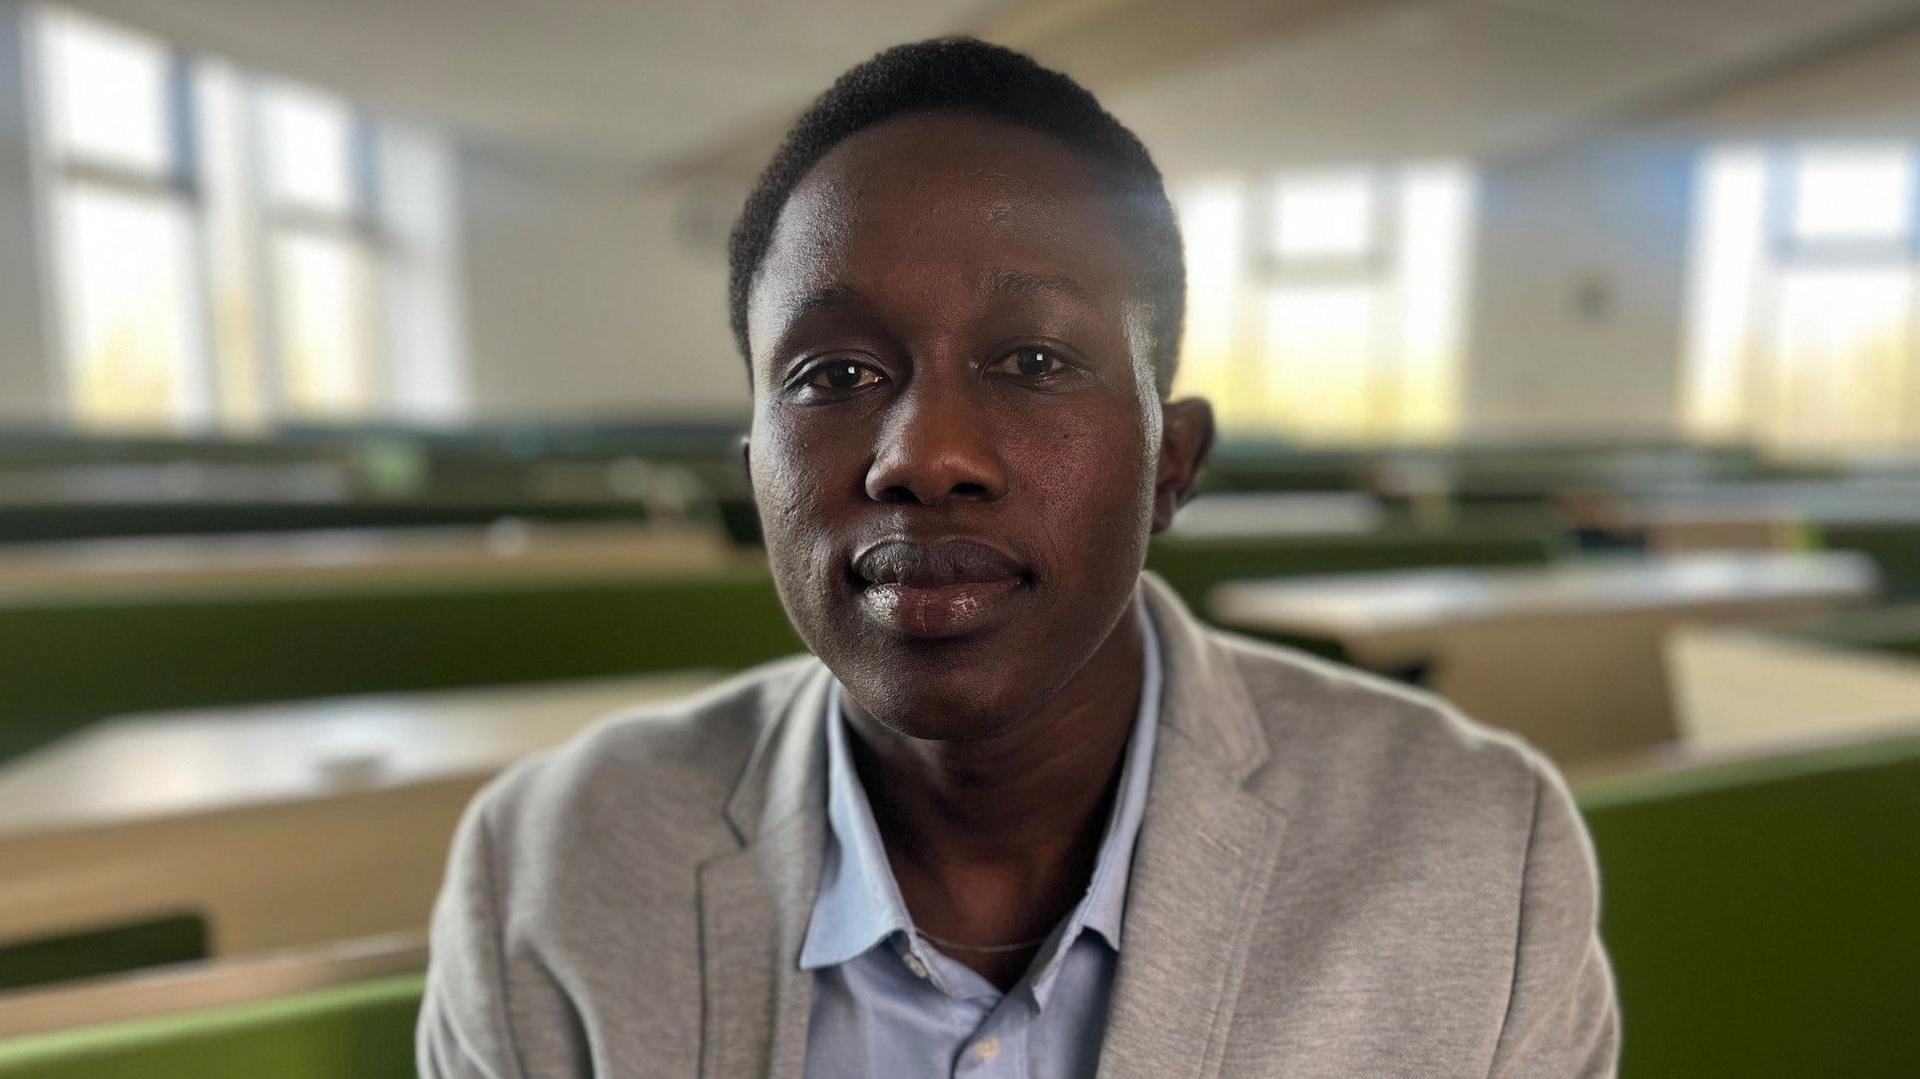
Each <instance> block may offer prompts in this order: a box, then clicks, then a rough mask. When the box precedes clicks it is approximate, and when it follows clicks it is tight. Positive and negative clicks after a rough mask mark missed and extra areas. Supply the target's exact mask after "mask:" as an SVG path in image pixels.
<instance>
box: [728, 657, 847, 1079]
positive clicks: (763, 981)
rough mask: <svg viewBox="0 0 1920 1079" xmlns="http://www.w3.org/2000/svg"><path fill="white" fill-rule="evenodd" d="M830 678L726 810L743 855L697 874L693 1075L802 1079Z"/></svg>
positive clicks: (796, 701)
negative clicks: (697, 1031) (698, 1005)
mask: <svg viewBox="0 0 1920 1079" xmlns="http://www.w3.org/2000/svg"><path fill="white" fill-rule="evenodd" d="M826 687H827V675H826V672H825V670H824V669H818V670H817V671H816V672H815V674H814V675H813V676H812V677H810V678H809V679H808V680H807V681H806V682H805V683H804V684H803V685H802V686H801V687H800V689H799V691H798V692H796V693H794V694H793V695H792V698H791V701H790V703H789V704H788V707H787V708H786V711H785V715H784V716H782V717H780V718H778V719H777V720H775V721H773V722H771V723H769V725H768V728H767V734H766V736H764V737H763V739H762V743H761V745H760V747H759V748H757V749H756V751H755V754H754V759H753V760H752V761H751V762H750V763H749V764H748V766H747V768H746V770H745V772H744V773H743V775H742V777H741V780H740V784H739V786H738V787H737V788H736V789H735V791H734V795H733V797H732V798H731V799H730V800H729V801H728V805H727V816H728V820H729V821H730V822H731V823H732V824H733V826H734V829H735V831H736V832H737V833H739V835H740V838H741V840H742V842H743V844H744V845H743V846H742V848H741V849H740V850H737V851H733V852H731V853H728V854H725V855H722V856H720V857H718V858H715V859H713V860H712V861H709V862H707V863H706V864H704V865H702V866H701V867H700V946H701V947H700V954H701V984H702V987H703V988H702V992H703V993H704V995H705V1008H704V1009H703V1016H704V1018H703V1022H702V1030H701V1049H700V1074H701V1075H702V1076H703V1077H705V1079H759V1077H761V1076H773V1077H777V1079H800V1076H801V1073H802V1071H803V1070H804V1068H805V1064H806V1048H807V1021H808V1019H809V1016H810V1013H811V1010H812V1004H813V976H812V975H811V974H810V973H808V972H806V971H803V970H801V969H800V946H801V944H802V942H803V941H804V940H805V937H806V929H807V919H808V916H809V914H810V912H811V911H812V909H813V901H814V897H815V895H816V894H817V892H818V890H819V887H820V861H821V852H822V850H823V846H822V845H823V844H824V842H825V839H826V832H825V827H826V793H825V791H826V787H825V775H826V764H825V743H824V739H823V738H822V735H821V726H820V721H821V719H822V717H823V715H824V710H825V708H826Z"/></svg>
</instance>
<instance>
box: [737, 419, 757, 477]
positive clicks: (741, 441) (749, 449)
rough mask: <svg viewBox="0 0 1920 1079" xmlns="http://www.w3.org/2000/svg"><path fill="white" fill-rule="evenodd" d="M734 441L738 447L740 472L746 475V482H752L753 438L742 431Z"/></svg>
mask: <svg viewBox="0 0 1920 1079" xmlns="http://www.w3.org/2000/svg"><path fill="white" fill-rule="evenodd" d="M734 441H735V442H736V443H737V444H738V445H739V447H740V471H741V474H743V475H745V476H746V477H747V482H748V483H752V482H753V439H752V438H749V437H748V436H747V435H746V434H745V433H744V432H743V433H742V434H741V435H740V437H739V438H738V439H735V440H734Z"/></svg>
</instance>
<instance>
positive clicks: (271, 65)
mask: <svg viewBox="0 0 1920 1079" xmlns="http://www.w3.org/2000/svg"><path fill="white" fill-rule="evenodd" d="M69 2H71V3H73V4H74V6H78V7H84V8H88V9H91V10H94V11H97V12H99V13H101V14H104V15H109V16H111V17H114V18H117V19H120V20H122V21H124V22H128V23H131V24H134V25H138V26H142V27H145V28H147V29H150V30H153V31H155V32H158V33H161V34H163V35H165V36H167V37H169V38H171V39H173V40H176V41H178V42H180V43H182V44H185V45H187V46H189V47H193V48H198V49H202V50H206V51H209V52H214V53H219V54H223V55H226V56H229V57H232V58H234V59H236V60H239V61H241V62H243V63H246V64H248V65H250V66H252V67H255V68H258V69H262V70H271V71H276V72H283V73H286V74H289V75H292V76H294V77H297V78H300V79H303V80H306V81H309V82H313V83H316V84H319V85H322V86H326V87H330V88H333V89H336V90H339V91H341V92H344V93H347V94H350V95H352V96H354V97H356V98H358V99H360V100H363V101H366V102H367V103H369V104H371V105H374V106H376V107H380V108H384V109H387V110H390V111H393V112H396V113H399V114H401V115H404V116H408V117H413V118H416V119H421V120H425V121H429V122H434V123H440V124H446V125H450V126H452V127H453V128H455V129H456V130H459V131H461V132H463V133H465V134H466V135H467V136H468V137H471V138H477V139H482V140H491V141H499V142H509V143H516V144H526V145H530V146H532V147H536V148H540V149H543V150H547V151H551V152H565V153H568V154H572V155H578V156H581V157H586V158H592V159H602V160H610V161H615V162H619V163H621V164H623V165H631V166H634V167H637V168H642V169H649V170H663V169H664V170H679V171H685V170H688V169H694V170H716V171H728V170H732V171H738V170H739V169H740V168H743V167H748V163H750V162H756V161H759V160H764V154H765V152H766V149H767V147H768V144H769V143H770V141H771V140H772V138H773V137H774V135H775V134H776V133H777V132H778V130H779V128H780V126H781V125H782V124H784V123H785V122H786V120H787V119H789V118H790V117H791V116H792V115H793V113H794V112H795V111H796V110H797V109H798V108H799V107H800V106H801V105H802V104H804V102H805V101H806V100H807V99H808V98H809V97H810V96H811V95H813V94H814V93H817V92H818V91H819V90H820V89H822V88H823V87H824V86H825V85H826V84H827V83H828V82H829V81H830V80H831V79H832V77H833V76H834V75H835V74H837V73H838V72H839V71H841V70H842V69H844V68H845V67H846V66H847V65H849V64H851V63H853V62H855V61H857V60H859V59H861V58H862V57H864V56H866V55H869V54H870V53H872V52H873V51H875V50H876V49H878V48H881V47H883V46H885V45H888V44H891V43H893V42H897V41H903V40H911V39H915V38H921V37H927V36H932V35H936V34H941V33H950V32H956V31H962V32H972V33H979V34H981V35H982V36H985V37H989V38H990V39H993V40H998V41H1003V42H1006V43H1008V44H1013V45H1015V46H1017V47H1021V48H1026V49H1029V50H1030V51H1032V52H1034V53H1035V55H1037V56H1039V57H1040V58H1041V59H1042V60H1044V61H1047V62H1049V63H1053V64H1056V65H1058V66H1061V67H1063V68H1065V69H1066V70H1068V71H1069V72H1072V73H1074V74H1076V75H1078V76H1079V77H1081V78H1082V79H1083V80H1084V81H1086V82H1087V83H1088V84H1089V85H1090V86H1092V87H1093V88H1094V89H1095V90H1096V91H1098V92H1100V93H1101V94H1102V96H1103V99H1104V100H1105V101H1106V102H1107V103H1108V104H1109V106H1110V107H1111V108H1112V109H1113V110H1114V111H1115V112H1116V113H1117V114H1118V115H1120V116H1121V118H1122V119H1124V120H1126V121H1127V122H1128V123H1130V124H1132V125H1133V126H1134V127H1135V128H1136V129H1137V130H1138V131H1139V132H1140V134H1141V136H1142V137H1143V138H1144V139H1145V141H1146V142H1147V144H1148V145H1149V146H1152V147H1153V148H1154V150H1155V153H1156V156H1158V157H1160V158H1161V159H1162V161H1163V163H1165V164H1166V165H1167V167H1168V170H1169V171H1182V170H1190V169H1204V168H1211V167H1225V166H1234V165H1244V164H1248V163H1254V162H1259V163H1271V162H1274V161H1277V160H1288V159H1314V158H1331V157H1343V156H1347V157H1350V156H1355V155H1360V156H1377V155H1381V154H1387V153H1393V154H1416V153H1462V154H1486V153H1500V152H1508V151H1512V150H1514V149H1516V148H1524V147H1526V146H1529V145H1532V144H1537V143H1539V142H1541V141H1543V140H1551V139H1553V138H1556V137H1562V136H1564V135H1565V134H1566V133H1568V132H1577V131H1579V130H1582V129H1583V128H1585V127H1590V126H1591V125H1594V124H1599V123H1605V122H1608V121H1609V120H1610V119H1615V118H1619V117H1621V116H1626V115H1633V114H1636V113H1642V112H1647V111H1653V112H1658V111H1659V110H1660V109H1661V108H1663V107H1664V106H1666V105H1668V104H1670V103H1672V102H1678V101H1687V100H1694V99H1698V98H1700V97H1701V96H1703V95H1707V96H1710V95H1711V94H1712V93H1714V92H1716V90H1718V89H1720V88H1728V87H1735V88H1737V87H1739V86H1742V85H1743V84H1745V83H1747V82H1751V81H1752V80H1753V79H1755V78H1759V77H1766V76H1777V75H1778V73H1780V72H1781V71H1783V70H1788V69H1791V68H1792V67H1793V65H1794V64H1795V63H1796V62H1798V61H1799V60H1801V59H1803V58H1820V57H1830V56H1831V55H1832V53H1833V52H1834V51H1835V50H1836V49H1845V48H1848V47H1851V46H1852V45H1857V44H1864V43H1867V42H1871V41H1872V40H1874V39H1876V38H1878V37H1884V36H1886V35H1887V34H1889V33H1895V32H1920V30H1916V26H1920V14H1917V12H1920V0H1818V2H1809V0H1213V2H1211V3H1205V4H1203V3H1199V2H1198V0H1003V2H993V0H916V2H914V3H898V2H894V0H811V2H809V3H805V4H801V3H780V2H777V0H705V2H700V3H693V2H688V3H664V2H654V3H640V2H632V0H549V2H547V3H537V2H534V0H327V2H324V3H314V2H312V0H69ZM1916 105H1917V106H1920V102H1916Z"/></svg>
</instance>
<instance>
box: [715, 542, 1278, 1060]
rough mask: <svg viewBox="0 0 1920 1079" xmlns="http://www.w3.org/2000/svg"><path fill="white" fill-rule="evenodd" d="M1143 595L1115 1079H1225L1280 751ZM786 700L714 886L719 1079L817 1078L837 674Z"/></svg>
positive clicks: (1225, 658) (740, 793) (1168, 607)
mask: <svg viewBox="0 0 1920 1079" xmlns="http://www.w3.org/2000/svg"><path fill="white" fill-rule="evenodd" d="M1138 595H1139V597H1140V600H1141V602H1144V603H1145V604H1146V607H1147V613H1148V615H1149V616H1150V617H1152V618H1153V620H1154V625H1155V627H1156V628H1157V629H1158V631H1159V638H1160V647H1161V660H1162V663H1163V671H1164V683H1163V686H1162V692H1163V697H1162V700H1161V709H1160V731H1159V738H1158V743H1159V744H1158V746H1157V747H1156V749H1155V753H1154V762H1153V772H1152V780H1151V782H1150V785H1149V788H1148V793H1147V808H1146V813H1145V819H1144V820H1143V821H1142V824H1141V830H1140V836H1139V839H1138V841H1137V846H1136V849H1135V854H1134V861H1133V866H1132V872H1131V880H1130V882H1129V885H1128V889H1127V901H1126V913H1125V920H1124V933H1125V936H1126V940H1127V948H1126V949H1125V951H1124V952H1123V953H1122V954H1121V957H1120V963H1119V967H1118V969H1117V970H1116V972H1115V981H1114V987H1113V998H1112V1003H1111V1006H1110V1010H1109V1016H1108V1024H1107V1033H1106V1040H1105V1043H1104V1046H1103V1049H1102V1053H1101V1066H1100V1074H1101V1075H1102V1076H1103V1077H1113V1079H1128V1077H1131V1076H1141V1077H1145V1076H1148V1075H1153V1076H1166V1075H1170V1074H1171V1075H1179V1076H1186V1077H1192V1079H1198V1077H1201V1076H1208V1075H1217V1074H1218V1071H1219V1067H1220V1060H1221V1053H1222V1050H1223V1048H1224V1038H1225V1031H1226V1025H1227V1023H1226V1021H1227V1017H1228V1016H1230V1015H1231V1012H1232V1006H1233V997H1234V994H1235V993H1236V992H1237V991H1238V986H1239V982H1240V977H1241V973H1242V971H1243V969H1244V957H1245V955H1246V946H1245V945H1246V940H1247V937H1248V934H1249V933H1250V931H1251V927H1252V925H1253V923H1254V920H1255V919H1254V915H1255V913H1256V912H1258V911H1259V910H1260V909H1261V908H1262V901H1263V898H1264V895H1265V891H1266V888H1267V885H1268V882H1269V881H1270V879H1271V877H1272V875H1273V868H1274V866H1275V865H1276V864H1277V862H1278V856H1279V845H1280V838H1281V833H1282V831H1283V824H1284V817H1283V815H1282V814H1281V813H1280V811H1279V810H1278V808H1276V805H1274V804H1270V803H1269V802H1268V801H1267V800H1263V799H1262V798H1260V797H1257V796H1256V795H1255V794H1253V793H1252V792H1251V791H1249V790H1247V789H1246V788H1245V785H1246V781H1247V780H1248V779H1249V778H1250V777H1251V776H1253V775H1254V774H1255V773H1256V772H1257V771H1259V770H1260V769H1261V768H1262V766H1264V765H1265V764H1266V763H1267V761H1268V759H1269V754H1270V749H1269V745H1268V741H1267V738H1266V735H1265V733H1264V730H1263V728H1262V725H1261V723H1260V720H1259V714H1258V712H1256V710H1255V708H1254V705H1253V701H1252V698H1251V696H1250V695H1249V693H1248V690H1247V686H1246V683H1245V681H1244V680H1243V679H1242V678H1241V677H1240V673H1239V670H1238V669H1237V666H1236V664H1235V662H1234V660H1233V657H1232V656H1231V655H1230V654H1229V653H1228V652H1227V650H1226V649H1224V648H1223V647H1222V646H1221V644H1220V643H1219V642H1218V640H1217V639H1216V638H1214V637H1213V636H1212V634H1211V633H1210V632H1209V631H1208V630H1207V629H1206V628H1205V627H1204V626H1202V625H1201V624H1200V623H1199V622H1198V621H1197V620H1196V619H1195V618H1194V617H1193V615H1192V614H1190V613H1189V612H1188V611H1187V609H1186V607H1185V605H1184V604H1182V603H1181V602H1180V600H1179V598H1178V597H1177V596H1175V595H1174V593H1173V591H1172V590H1171V589H1169V588H1168V587H1167V586H1166V585H1165V584H1164V583H1163V582H1161V581H1160V580H1159V579H1158V578H1157V577H1155V576H1153V575H1152V574H1142V575H1141V583H1140V588H1139V593H1138ZM783 681H784V680H783ZM784 684H785V685H786V686H787V687H790V690H789V692H787V693H786V694H785V696H786V700H784V701H776V700H770V701H769V708H770V710H777V711H778V715H777V716H776V717H775V718H773V719H772V720H771V721H770V722H769V723H768V724H767V726H766V727H765V728H764V729H763V732H762V734H761V737H760V740H759V743H758V744H757V745H756V746H755V749H754V752H753V754H752V756H751V758H750V759H749V762H748V764H747V767H746V768H745V769H744V770H743V772H742V775H741V778H740V781H739V783H738V784H737V785H736V787H735V789H734V791H733V793H732V795H731V796H730V797H729V798H728V800H727V804H726V817H727V820H728V822H729V823H730V825H731V826H732V828H733V830H734V832H735V833H736V835H737V836H738V837H739V839H740V842H741V843H742V848H741V849H740V850H738V851H736V852H733V853H730V854H726V855H722V856H721V857H719V858H716V859H714V860H713V861H711V862H708V863H706V864H705V865H703V866H702V867H701V870H700V908H701V955H702V968H703V975H704V982H703V984H704V991H705V993H706V1005H707V1006H706V1009H705V1019H704V1029H703V1031H702V1035H703V1036H702V1049H701V1074H702V1075H703V1076H705V1077H707V1079H746V1077H747V1076H758V1075H769V1076H776V1077H781V1079H800V1076H801V1073H802V1071H803V1069H804V1067H805V1059H806V1032H807V1022H808V1019H809V1015H810V1010H811V1006H812V989H813V980H812V975H811V974H810V973H808V972H806V971H803V970H801V969H800V963H799V958H800V951H801V947H802V944H803V943H804V940H805V936H806V928H807V922H808V919H809V916H810V914H811V912H812V909H813V904H814V901H815V899H816V897H817V895H818V891H819V886H820V869H821V862H822V857H823V853H824V849H825V842H826V835H827V832H826V774H827V766H826V739H825V732H824V730H823V727H822V724H823V722H824V720H825V716H826V703H827V692H828V687H829V686H830V684H831V675H830V674H829V673H828V671H827V670H826V668H825V667H824V666H823V665H821V664H819V663H818V662H817V661H816V662H811V663H806V664H804V665H803V669H802V673H801V674H800V675H799V676H798V678H797V680H795V681H785V682H784ZM1169 1061H1181V1062H1183V1063H1182V1064H1181V1065H1180V1066H1179V1067H1177V1068H1176V1069H1175V1070H1174V1071H1172V1072H1169V1071H1168V1070H1166V1065H1167V1063H1168V1062H1169Z"/></svg>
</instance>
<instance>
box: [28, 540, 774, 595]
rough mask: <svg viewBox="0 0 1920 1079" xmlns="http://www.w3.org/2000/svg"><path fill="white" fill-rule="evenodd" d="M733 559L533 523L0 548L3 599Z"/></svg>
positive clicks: (713, 545)
mask: <svg viewBox="0 0 1920 1079" xmlns="http://www.w3.org/2000/svg"><path fill="white" fill-rule="evenodd" d="M741 562H742V558H741V556H740V555H739V554H738V553H736V552H735V551H734V550H733V548H732V546H731V545H730V544H729V543H728V542H727V539H726V537H725V536H724V535H722V534H721V533H720V532H719V531H718V530H716V529H711V528H705V527H697V526H668V525H632V524H557V523H542V524H533V523H527V522H521V521H502V522H497V523H495V524H493V525H489V526H476V527H446V528H441V527H432V528H395V529H325V530H319V531H309V532H279V533H248V534H240V535H212V536H178V537H143V538H136V539H87V540H72V541H67V542H62V543H36V544H20V545H13V546H8V547H6V548H5V549H0V602H8V601H35V600H44V599H69V598H71V599H85V598H91V597H114V598H120V597H125V596H129V595H156V596H157V595H183V594H191V595H207V594H221V593H232V592H242V593H254V592H258V591H260V590H262V589H277V590H284V589H298V588H308V587H332V586H336V585H339V584H343V583H360V582H368V581H420V580H435V581H460V580H464V581H485V580H491V579H500V578H506V577H511V578H513V579H516V580H520V579H526V578H542V579H545V578H566V577H570V576H572V577H578V576H587V575H603V576H604V575H621V574H636V573H640V574H647V573H680V572H687V571H696V570H721V569H725V568H728V567H730V566H734V565H738V564H741Z"/></svg>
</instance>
